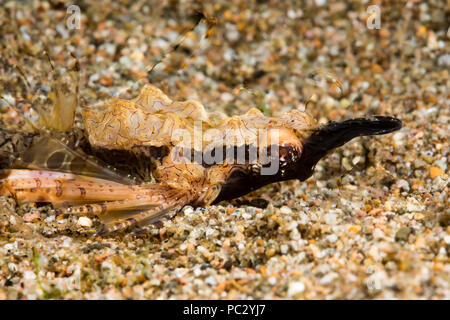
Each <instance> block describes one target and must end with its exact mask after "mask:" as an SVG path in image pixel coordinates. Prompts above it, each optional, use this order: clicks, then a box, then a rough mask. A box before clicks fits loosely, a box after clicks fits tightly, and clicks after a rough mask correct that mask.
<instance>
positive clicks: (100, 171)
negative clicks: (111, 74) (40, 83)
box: [0, 85, 401, 233]
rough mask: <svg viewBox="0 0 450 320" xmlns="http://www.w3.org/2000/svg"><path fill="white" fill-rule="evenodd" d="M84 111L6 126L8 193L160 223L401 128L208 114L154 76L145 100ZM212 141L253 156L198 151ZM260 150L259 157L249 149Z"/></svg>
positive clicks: (1, 190) (106, 219)
mask: <svg viewBox="0 0 450 320" xmlns="http://www.w3.org/2000/svg"><path fill="white" fill-rule="evenodd" d="M55 108H63V105H62V104H59V105H55ZM72 109H73V110H74V109H75V108H73V106H72ZM66 113H67V112H66ZM61 114H64V112H53V113H52V115H53V117H56V118H54V119H49V117H48V116H47V118H46V123H47V124H51V123H58V119H57V117H58V115H61ZM82 116H83V122H84V131H82V130H80V129H72V130H71V131H66V132H63V131H61V130H60V128H57V127H55V128H51V127H50V128H48V129H50V133H44V132H39V133H38V134H33V135H30V134H22V135H21V134H20V133H12V132H9V131H7V130H3V131H0V132H1V134H0V144H1V145H2V149H0V150H1V153H0V161H1V162H0V163H1V168H5V169H6V170H3V171H1V172H2V173H1V176H0V179H1V180H0V182H1V184H0V195H10V196H14V197H16V199H17V200H18V201H31V202H51V203H52V204H53V205H54V206H55V207H56V209H55V210H56V212H57V213H72V214H87V215H97V216H99V217H100V218H101V220H102V222H103V223H104V228H103V230H102V232H103V233H108V232H112V231H116V230H123V229H125V228H127V227H129V226H132V225H138V226H141V227H142V226H146V225H151V224H152V223H155V222H156V221H158V220H159V219H160V218H161V217H164V216H167V215H169V214H171V213H175V212H177V211H178V210H179V209H181V208H182V207H183V206H184V205H187V204H190V205H193V206H205V205H209V204H211V203H216V202H219V201H221V200H227V199H232V198H236V197H239V196H242V195H244V194H246V193H248V192H251V191H253V190H256V189H258V188H260V187H262V186H264V185H267V184H269V183H272V182H276V181H284V180H290V179H300V180H305V179H307V178H309V177H310V176H311V174H312V171H313V168H314V166H315V164H316V163H317V161H319V160H320V158H322V157H323V156H325V155H326V154H327V153H328V152H329V151H330V150H332V149H334V148H336V147H339V146H341V145H343V144H344V143H345V142H347V141H349V140H351V139H352V138H354V137H357V136H361V135H373V134H384V133H388V132H392V131H395V130H397V129H399V128H400V127H401V122H400V121H399V120H397V119H395V118H391V117H381V116H380V117H372V118H367V119H352V120H347V121H344V122H340V123H329V124H328V125H326V126H321V127H318V126H317V125H316V124H315V121H314V119H312V118H311V117H310V116H309V115H308V114H306V113H303V112H300V111H297V110H292V111H290V112H288V113H286V114H284V115H283V116H281V117H279V118H271V117H266V116H264V115H263V114H262V113H261V112H260V111H259V110H257V109H254V108H253V109H251V110H249V111H248V112H247V113H246V114H244V115H242V116H233V117H229V118H228V117H226V116H224V115H208V113H207V112H206V111H205V109H204V107H203V106H202V105H201V104H200V102H198V101H194V100H188V101H184V102H177V101H175V102H174V101H172V100H171V99H170V98H169V97H167V96H166V95H165V94H164V93H163V92H162V91H161V90H159V89H158V88H156V87H154V86H151V85H147V86H145V87H144V88H143V89H142V92H141V94H140V95H139V96H138V97H137V98H136V99H133V100H122V99H112V100H110V101H107V102H106V103H105V104H104V105H103V106H102V107H101V108H100V109H88V110H84V112H83V114H82ZM47 127H48V125H47ZM186 136H188V137H190V139H188V140H185V139H184V137H186ZM198 137H200V138H198ZM12 139H15V140H16V141H14V142H13V141H12ZM212 150H215V151H217V150H223V151H224V154H225V153H226V151H232V153H233V154H238V153H239V151H242V152H243V153H244V154H246V157H245V161H244V162H238V161H237V160H235V159H234V158H233V159H231V160H227V161H223V160H224V157H222V158H220V157H219V158H220V161H216V162H214V163H206V162H205V161H204V160H203V159H205V157H202V158H200V161H198V158H196V155H199V154H200V155H202V156H205V155H207V154H213V153H211V152H212ZM251 150H256V153H255V154H254V155H256V157H255V158H254V159H253V161H250V160H249V157H248V156H247V155H248V154H250V153H249V152H250V151H251ZM175 160H178V161H175ZM180 160H181V161H180ZM192 160H193V161H192ZM273 163H276V164H277V167H278V168H279V169H278V170H277V171H276V172H275V173H274V174H270V175H263V174H261V170H262V168H264V167H267V166H270V165H271V164H273Z"/></svg>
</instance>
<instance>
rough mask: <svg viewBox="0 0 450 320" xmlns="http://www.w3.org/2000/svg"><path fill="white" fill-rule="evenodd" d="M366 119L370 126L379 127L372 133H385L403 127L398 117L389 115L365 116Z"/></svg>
mask: <svg viewBox="0 0 450 320" xmlns="http://www.w3.org/2000/svg"><path fill="white" fill-rule="evenodd" d="M367 120H368V121H370V125H371V126H373V127H378V128H379V131H378V132H376V133H374V134H386V133H390V132H393V131H397V130H400V129H401V128H402V127H403V123H402V121H401V120H400V119H397V118H394V117H390V116H373V117H370V118H367Z"/></svg>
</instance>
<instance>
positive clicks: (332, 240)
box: [326, 234, 338, 243]
mask: <svg viewBox="0 0 450 320" xmlns="http://www.w3.org/2000/svg"><path fill="white" fill-rule="evenodd" d="M326 239H327V241H328V242H329V243H335V242H336V241H337V239H338V237H337V235H335V234H330V235H328V236H327V238H326Z"/></svg>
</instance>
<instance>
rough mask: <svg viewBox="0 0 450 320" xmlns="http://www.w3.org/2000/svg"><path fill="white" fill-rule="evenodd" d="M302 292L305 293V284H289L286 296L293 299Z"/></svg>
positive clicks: (297, 282) (299, 282) (298, 282)
mask: <svg viewBox="0 0 450 320" xmlns="http://www.w3.org/2000/svg"><path fill="white" fill-rule="evenodd" d="M303 291H305V284H304V283H303V282H301V281H296V282H292V283H290V284H289V289H288V292H287V295H288V297H294V296H295V295H297V294H299V293H302V292H303Z"/></svg>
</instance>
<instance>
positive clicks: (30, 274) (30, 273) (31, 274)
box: [23, 271, 36, 280]
mask: <svg viewBox="0 0 450 320" xmlns="http://www.w3.org/2000/svg"><path fill="white" fill-rule="evenodd" d="M23 277H24V279H27V280H34V279H36V274H35V273H34V272H33V271H25V273H24V274H23Z"/></svg>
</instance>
